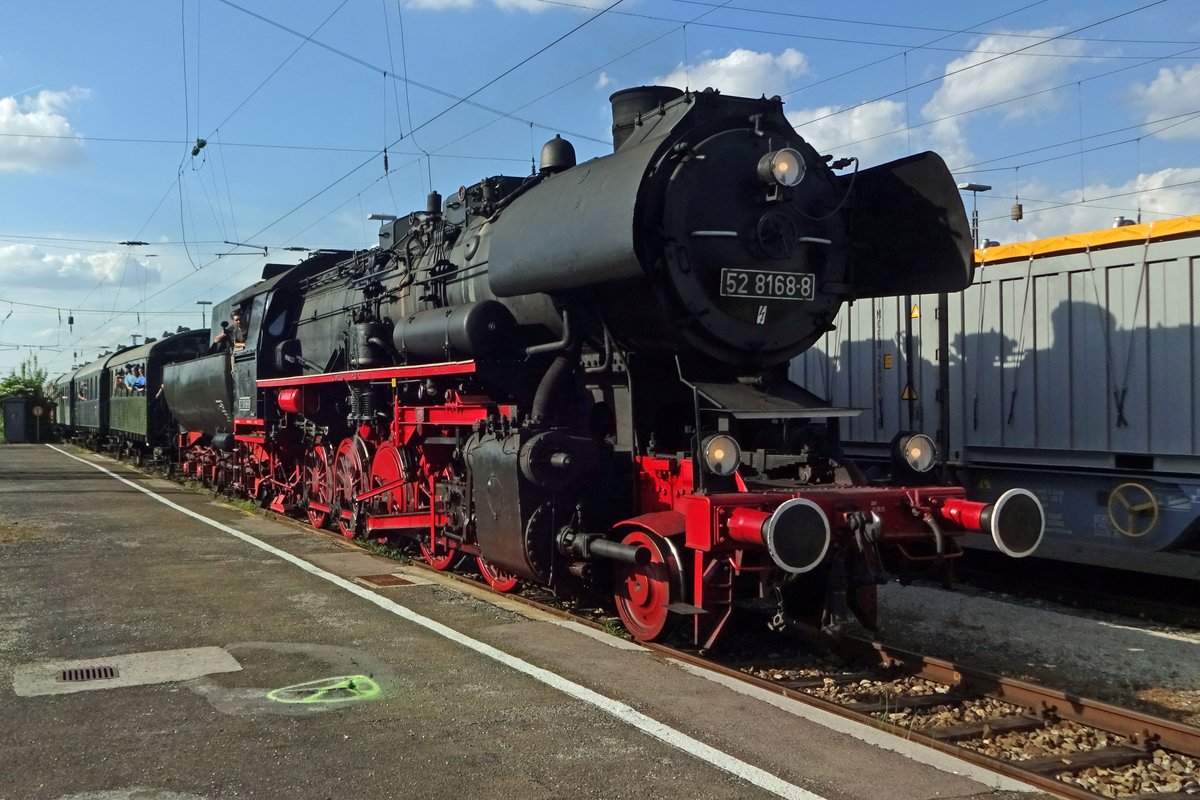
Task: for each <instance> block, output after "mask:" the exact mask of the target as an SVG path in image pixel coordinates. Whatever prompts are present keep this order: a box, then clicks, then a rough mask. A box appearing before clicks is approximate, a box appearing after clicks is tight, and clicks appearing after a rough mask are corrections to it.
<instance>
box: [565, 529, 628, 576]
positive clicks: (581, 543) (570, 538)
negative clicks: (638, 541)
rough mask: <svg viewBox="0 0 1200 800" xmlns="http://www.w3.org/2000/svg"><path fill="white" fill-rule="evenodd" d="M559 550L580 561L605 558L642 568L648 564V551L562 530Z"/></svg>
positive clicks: (595, 536)
mask: <svg viewBox="0 0 1200 800" xmlns="http://www.w3.org/2000/svg"><path fill="white" fill-rule="evenodd" d="M558 546H559V549H560V550H561V551H562V552H563V553H564V554H565V555H571V556H576V557H578V558H582V559H585V560H586V559H595V558H605V559H608V560H609V561H620V562H623V563H625V564H637V565H638V566H639V567H644V566H646V565H647V564H649V563H650V556H651V553H650V549H649V548H646V547H642V546H640V545H632V544H623V543H621V542H614V541H612V540H611V539H605V538H604V536H602V535H600V534H582V533H576V532H574V531H571V530H564V531H563V532H562V533H560V534H559V543H558Z"/></svg>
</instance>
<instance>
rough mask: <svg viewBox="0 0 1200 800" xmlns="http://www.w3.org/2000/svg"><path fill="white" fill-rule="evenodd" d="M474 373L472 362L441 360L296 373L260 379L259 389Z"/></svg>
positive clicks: (473, 363)
mask: <svg viewBox="0 0 1200 800" xmlns="http://www.w3.org/2000/svg"><path fill="white" fill-rule="evenodd" d="M472 372H475V362H474V361H443V362H440V363H437V364H419V365H416V366H411V367H377V368H375V369H352V370H347V371H346V372H323V373H318V374H315V375H296V376H294V377H291V378H263V379H262V380H260V381H259V382H258V385H259V387H260V388H263V389H269V388H273V387H288V386H303V385H305V384H312V383H348V382H350V381H386V380H415V379H417V378H429V377H432V376H434V375H463V374H467V373H472Z"/></svg>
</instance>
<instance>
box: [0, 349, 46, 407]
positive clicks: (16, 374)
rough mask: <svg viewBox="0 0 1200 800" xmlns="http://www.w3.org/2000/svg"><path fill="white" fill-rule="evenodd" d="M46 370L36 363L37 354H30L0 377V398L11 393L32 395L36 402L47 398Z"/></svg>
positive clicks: (9, 395)
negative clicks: (17, 365)
mask: <svg viewBox="0 0 1200 800" xmlns="http://www.w3.org/2000/svg"><path fill="white" fill-rule="evenodd" d="M46 383H47V376H46V370H45V369H43V368H42V367H41V366H39V365H38V360H37V356H30V357H29V358H28V359H26V360H25V361H22V362H21V366H19V367H18V368H17V369H15V370H13V371H12V372H10V373H9V374H8V375H7V376H6V377H4V378H2V379H0V400H3V399H4V398H5V397H11V396H12V395H18V394H24V395H30V396H32V397H33V398H34V399H35V400H36V401H37V402H41V401H44V400H46V399H48V398H49V392H47V391H46Z"/></svg>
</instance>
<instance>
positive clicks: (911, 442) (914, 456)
mask: <svg viewBox="0 0 1200 800" xmlns="http://www.w3.org/2000/svg"><path fill="white" fill-rule="evenodd" d="M896 446H897V448H898V450H899V456H900V457H901V458H903V459H904V463H906V464H908V468H909V469H911V470H912V471H913V472H928V471H929V470H931V469H933V465H934V464H936V463H937V448H936V447H934V444H933V439H930V438H929V437H928V436H926V435H925V434H923V433H913V434H909V435H907V436H902V437H900V439H899V440H898V441H897V442H896Z"/></svg>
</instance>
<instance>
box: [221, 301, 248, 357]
mask: <svg viewBox="0 0 1200 800" xmlns="http://www.w3.org/2000/svg"><path fill="white" fill-rule="evenodd" d="M230 316H231V317H232V319H233V324H232V325H230V326H228V327H224V328H222V329H221V332H220V333H218V334H217V338H215V339H214V340H213V344H214V345H216V346H217V347H219V348H229V347H230V346H231V345H232V348H233V349H234V350H244V349H245V347H246V326H245V321H244V318H243V316H242V312H241V311H240V310H238V309H236V308H235V309H234V310H233V313H232V314H230Z"/></svg>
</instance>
